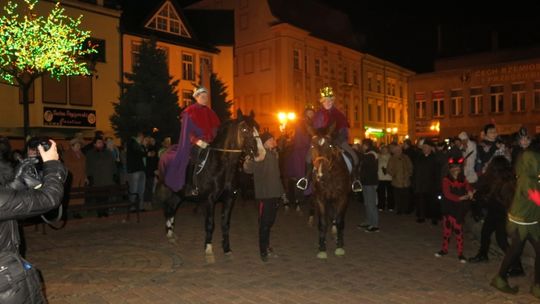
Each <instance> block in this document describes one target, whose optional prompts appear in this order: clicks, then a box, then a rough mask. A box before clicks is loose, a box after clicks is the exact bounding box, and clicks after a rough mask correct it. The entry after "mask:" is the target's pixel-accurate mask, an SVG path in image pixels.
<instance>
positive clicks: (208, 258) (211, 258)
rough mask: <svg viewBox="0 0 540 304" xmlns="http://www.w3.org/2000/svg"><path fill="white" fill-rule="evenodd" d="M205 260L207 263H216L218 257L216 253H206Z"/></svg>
mask: <svg viewBox="0 0 540 304" xmlns="http://www.w3.org/2000/svg"><path fill="white" fill-rule="evenodd" d="M205 260H206V263H207V264H215V263H216V258H215V257H214V255H206V256H205Z"/></svg>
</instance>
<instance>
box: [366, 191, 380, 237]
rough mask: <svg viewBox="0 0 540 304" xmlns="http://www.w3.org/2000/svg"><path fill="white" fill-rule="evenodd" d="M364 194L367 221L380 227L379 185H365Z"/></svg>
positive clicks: (372, 225) (373, 225)
mask: <svg viewBox="0 0 540 304" xmlns="http://www.w3.org/2000/svg"><path fill="white" fill-rule="evenodd" d="M362 196H363V197H364V207H365V208H366V220H365V223H366V224H368V225H370V226H371V227H377V228H378V227H379V213H378V210H377V185H363V186H362Z"/></svg>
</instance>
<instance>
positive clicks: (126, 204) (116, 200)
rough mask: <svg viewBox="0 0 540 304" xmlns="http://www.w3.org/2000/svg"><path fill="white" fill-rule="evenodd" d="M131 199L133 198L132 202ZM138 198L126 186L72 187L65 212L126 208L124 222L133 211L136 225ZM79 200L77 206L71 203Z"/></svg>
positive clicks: (138, 220)
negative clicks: (135, 216) (135, 214)
mask: <svg viewBox="0 0 540 304" xmlns="http://www.w3.org/2000/svg"><path fill="white" fill-rule="evenodd" d="M131 197H135V200H133V202H131V201H130V198H131ZM138 198H139V196H138V194H137V193H130V192H129V187H128V185H127V184H123V185H111V186H98V187H74V188H71V191H70V193H69V204H68V206H67V210H66V212H71V213H74V212H81V211H88V210H99V209H108V208H126V220H128V221H129V218H130V213H131V211H132V210H134V211H135V212H136V213H137V223H139V222H140V216H139V211H140V210H139V203H138V201H139V199H138ZM77 200H79V201H80V203H79V204H74V203H72V202H74V201H77Z"/></svg>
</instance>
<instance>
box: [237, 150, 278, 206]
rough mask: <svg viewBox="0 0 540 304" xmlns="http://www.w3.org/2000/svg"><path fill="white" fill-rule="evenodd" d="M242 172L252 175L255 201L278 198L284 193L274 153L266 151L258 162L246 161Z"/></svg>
mask: <svg viewBox="0 0 540 304" xmlns="http://www.w3.org/2000/svg"><path fill="white" fill-rule="evenodd" d="M265 149H266V148H265ZM244 171H245V172H246V173H253V180H254V183H255V198H256V199H268V198H278V197H281V195H282V194H283V193H284V190H283V184H282V183H281V177H280V171H279V158H278V153H277V152H276V151H272V150H268V149H266V155H265V157H264V159H263V160H260V161H252V160H246V162H245V163H244Z"/></svg>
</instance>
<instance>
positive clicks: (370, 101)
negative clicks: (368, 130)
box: [367, 100, 373, 121]
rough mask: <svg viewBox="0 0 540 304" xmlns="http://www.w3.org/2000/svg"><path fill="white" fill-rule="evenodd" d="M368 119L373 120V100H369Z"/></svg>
mask: <svg viewBox="0 0 540 304" xmlns="http://www.w3.org/2000/svg"><path fill="white" fill-rule="evenodd" d="M367 114H368V115H367V119H368V120H369V121H373V101H372V100H368V110H367Z"/></svg>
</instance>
